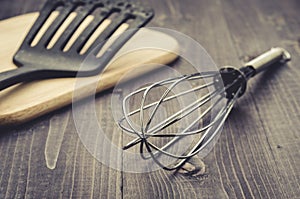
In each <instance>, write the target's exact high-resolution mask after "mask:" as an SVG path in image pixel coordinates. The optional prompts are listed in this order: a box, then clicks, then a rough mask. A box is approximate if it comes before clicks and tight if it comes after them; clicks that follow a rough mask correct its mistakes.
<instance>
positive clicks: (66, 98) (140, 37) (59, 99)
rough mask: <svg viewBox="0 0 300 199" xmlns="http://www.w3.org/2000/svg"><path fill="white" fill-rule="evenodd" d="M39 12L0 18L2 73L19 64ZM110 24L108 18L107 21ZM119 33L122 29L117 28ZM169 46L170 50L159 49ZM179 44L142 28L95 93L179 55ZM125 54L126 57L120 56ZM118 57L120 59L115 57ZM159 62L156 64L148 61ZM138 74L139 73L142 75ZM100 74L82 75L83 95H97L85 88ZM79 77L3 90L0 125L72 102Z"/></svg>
mask: <svg viewBox="0 0 300 199" xmlns="http://www.w3.org/2000/svg"><path fill="white" fill-rule="evenodd" d="M38 15H39V13H29V14H25V15H21V16H17V17H13V18H9V19H6V20H2V21H0V30H1V31H0V41H1V45H2V46H3V48H0V60H1V65H0V72H3V71H7V70H12V69H15V68H16V65H14V64H13V62H12V57H13V55H14V53H15V52H16V51H17V50H18V48H19V47H20V45H21V44H22V41H23V40H24V38H25V36H26V34H27V32H28V31H29V30H30V27H31V26H32V24H33V23H34V21H35V20H36V19H37V17H38ZM107 23H109V20H107ZM116 32H117V33H118V32H119V30H117V31H116ZM4 47H5V48H4ZM160 49H168V51H164V50H160ZM178 49H179V46H178V43H177V41H176V40H175V39H174V38H173V37H171V36H169V35H167V34H164V33H162V32H158V31H154V30H150V29H146V28H142V29H141V30H140V31H138V32H137V33H136V34H135V35H134V36H133V37H132V38H131V39H130V40H129V41H128V42H127V43H126V44H125V45H124V46H123V47H122V48H121V49H120V51H119V52H118V53H117V54H116V56H115V57H114V58H113V59H112V61H111V62H110V63H109V64H108V66H107V68H105V70H104V71H103V72H102V73H101V81H100V82H99V84H97V88H96V92H101V91H103V90H105V89H109V88H111V87H112V86H114V85H115V84H116V82H118V80H119V79H120V77H122V76H123V74H124V73H126V72H128V71H130V70H132V69H135V68H140V67H142V69H143V70H139V71H140V72H141V73H146V72H149V71H151V70H155V69H156V68H160V66H161V65H160V64H167V63H169V62H172V61H173V60H174V59H176V57H177V52H178ZM124 53H126V56H121V55H122V54H124ZM116 58H117V59H116ZM149 63H157V64H155V65H153V67H150V66H148V65H147V66H146V67H145V64H149ZM141 73H140V74H137V75H141ZM99 75H100V74H97V76H95V77H83V78H81V79H86V81H87V82H88V83H87V84H86V87H83V88H80V89H81V90H84V91H86V92H85V93H83V94H82V95H81V96H80V97H82V98H84V97H86V96H88V95H94V94H95V91H93V92H87V91H89V90H88V89H86V88H89V87H91V86H90V85H93V86H94V84H95V82H96V83H97V82H98V80H99V78H97V77H98V76H99ZM75 82H76V78H58V79H48V80H39V81H34V82H30V83H22V84H18V85H15V86H11V87H10V88H7V89H5V90H2V91H1V92H0V126H3V125H16V124H19V123H24V122H26V121H28V120H32V119H34V118H37V117H39V116H41V115H43V114H46V113H49V112H50V111H53V110H56V109H59V108H61V107H63V106H66V105H68V104H71V103H72V95H73V91H74V85H75Z"/></svg>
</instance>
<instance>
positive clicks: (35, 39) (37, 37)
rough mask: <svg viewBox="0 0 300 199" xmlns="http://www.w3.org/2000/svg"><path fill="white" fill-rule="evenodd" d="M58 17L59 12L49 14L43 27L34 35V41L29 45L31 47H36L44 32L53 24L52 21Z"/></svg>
mask: <svg viewBox="0 0 300 199" xmlns="http://www.w3.org/2000/svg"><path fill="white" fill-rule="evenodd" d="M58 15H59V11H54V12H51V14H50V15H49V17H48V18H47V19H46V21H45V23H44V24H43V26H42V27H41V28H40V29H39V30H38V32H37V34H36V35H35V37H34V39H33V40H32V42H31V43H30V46H31V47H34V46H36V45H37V44H38V43H39V41H40V40H41V38H42V37H43V35H44V34H45V32H46V31H47V30H48V29H49V27H50V26H51V24H52V23H53V21H54V20H55V19H56V18H57V17H58Z"/></svg>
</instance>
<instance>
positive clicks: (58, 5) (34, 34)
mask: <svg viewBox="0 0 300 199" xmlns="http://www.w3.org/2000/svg"><path fill="white" fill-rule="evenodd" d="M111 16H114V18H113V19H112V18H110V17H111ZM152 17H153V11H152V10H150V9H146V8H143V7H141V6H140V5H138V4H135V3H133V2H131V1H120V0H118V1H114V0H108V1H107V0H105V1H104V0H103V1H102V0H89V1H88V0H86V1H84V0H73V1H72V0H48V1H47V2H46V4H45V5H44V7H43V9H42V10H41V12H40V15H39V17H38V18H37V20H36V22H35V23H34V24H33V26H32V28H31V30H30V31H29V33H28V34H27V36H26V38H25V39H24V42H23V44H22V45H21V47H20V49H19V50H18V51H17V52H16V54H15V55H14V58H13V60H14V63H15V64H16V65H17V66H19V68H17V69H15V70H10V71H5V72H3V73H1V74H0V90H3V89H5V88H7V87H9V86H12V85H14V84H17V83H20V82H25V81H33V80H38V79H45V78H62V77H76V76H77V75H80V76H91V75H96V74H98V73H99V72H100V71H102V70H103V69H104V68H105V66H106V65H107V64H108V62H109V61H110V60H111V58H112V57H113V56H114V55H115V54H116V53H117V52H118V50H119V49H120V48H121V47H122V46H123V45H124V44H125V43H126V42H127V41H128V40H129V39H130V38H131V37H132V36H133V35H134V34H135V33H136V32H137V31H138V28H140V27H142V26H144V25H145V24H146V23H148V22H149V21H150V19H151V18H152ZM108 18H110V19H112V20H111V21H110V24H108V25H107V24H106V27H103V26H105V24H104V25H103V23H104V22H105V19H108ZM129 21H130V23H129ZM124 23H129V25H128V27H127V29H130V31H126V33H124V34H121V35H119V36H118V38H116V39H115V40H114V41H113V42H112V44H111V45H110V46H109V48H108V49H106V51H105V52H103V53H102V54H101V55H99V53H100V50H101V49H102V48H103V46H104V45H105V44H106V43H107V40H108V39H109V38H110V37H111V36H112V35H114V33H115V32H116V30H118V29H119V28H120V27H121V26H122V24H124ZM101 28H102V29H103V30H102V32H101V33H100V34H98V33H99V32H97V31H99V29H101ZM62 29H63V31H62ZM78 32H80V34H78ZM95 34H98V35H95ZM76 35H77V38H76V39H74V37H75V36H76ZM71 40H72V41H73V42H72V43H70V41H71ZM87 45H89V46H87ZM91 52H92V53H94V58H95V60H94V62H92V63H94V64H90V65H86V67H85V68H80V65H81V63H82V62H83V61H84V60H85V58H86V56H87V55H89V54H90V53H91ZM95 63H96V64H95ZM78 72H79V73H78Z"/></svg>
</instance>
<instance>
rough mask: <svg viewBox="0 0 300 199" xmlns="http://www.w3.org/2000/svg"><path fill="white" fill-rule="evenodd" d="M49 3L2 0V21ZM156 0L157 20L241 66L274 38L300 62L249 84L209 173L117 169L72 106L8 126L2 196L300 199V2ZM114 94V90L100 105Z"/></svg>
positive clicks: (151, 0) (1, 159) (1, 140)
mask: <svg viewBox="0 0 300 199" xmlns="http://www.w3.org/2000/svg"><path fill="white" fill-rule="evenodd" d="M43 2H45V0H42V1H37V0H1V2H0V19H5V18H9V17H13V16H16V15H19V14H23V13H27V12H31V11H37V10H38V9H40V8H41V6H42V4H43ZM147 3H148V4H149V5H150V6H152V7H153V8H154V9H155V11H156V17H155V18H154V20H153V21H152V22H151V26H160V27H166V28H171V29H175V30H178V31H180V32H183V33H185V34H187V35H190V36H191V37H192V38H194V39H195V40H197V41H199V42H200V43H201V44H202V45H203V46H204V47H205V48H206V49H207V51H208V52H209V54H210V55H211V56H212V57H213V59H214V60H215V61H216V63H217V64H219V65H225V64H232V65H239V64H240V63H241V62H243V61H246V60H247V59H248V58H249V57H252V56H255V55H257V54H259V53H260V52H263V51H264V50H266V49H268V48H270V47H272V46H281V47H284V48H286V49H287V50H289V51H290V53H291V54H292V55H293V60H292V62H291V63H289V64H288V65H286V66H283V67H281V68H279V69H278V70H276V71H275V72H268V73H266V74H264V75H261V76H260V77H257V78H255V81H252V82H251V83H250V85H249V89H248V92H247V94H246V95H245V96H244V97H243V98H242V99H241V100H240V101H239V103H238V105H237V107H236V108H235V109H234V111H233V112H232V113H231V115H230V117H229V119H228V120H227V122H226V125H225V127H224V130H223V132H222V135H221V137H220V139H219V142H218V144H217V145H216V146H215V148H214V150H213V151H212V152H211V153H210V154H209V155H208V156H207V157H206V158H205V159H204V162H205V164H206V172H205V174H204V175H201V176H197V177H192V176H184V175H179V174H177V175H173V173H172V172H168V171H163V170H159V171H155V172H151V173H146V174H132V173H127V172H121V171H116V170H114V169H110V168H109V167H107V166H105V165H102V164H101V163H99V162H98V161H97V160H95V159H94V158H93V156H92V155H90V154H89V153H88V151H87V150H86V149H85V147H84V146H83V144H82V143H81V142H80V140H79V138H78V135H77V133H76V130H75V126H74V122H73V119H72V114H71V107H66V108H65V109H63V110H60V111H57V112H55V113H52V114H49V115H47V116H44V117H42V118H40V119H38V120H35V121H33V122H30V123H27V124H25V125H22V126H18V127H16V128H15V129H1V134H0V198H24V197H25V198H92V197H93V198H107V197H110V198H123V197H124V198H271V199H274V198H300V154H299V149H300V138H299V137H300V133H299V129H300V122H299V119H300V114H299V113H300V105H299V103H300V86H299V82H298V81H299V79H300V69H299V63H300V56H299V54H300V14H299V10H300V1H298V0H284V1H282V0H265V1H261V0H253V1H243V0H225V1H223V0H197V1H194V0H185V1H182V0H165V1H157V0H148V1H147ZM0 31H5V30H0ZM1 48H5V46H1ZM179 64H180V63H179ZM109 100H110V93H109V92H108V93H105V94H103V95H100V96H99V97H98V98H97V99H96V104H97V105H98V106H99V107H100V108H101V107H102V108H103V107H104V105H105V104H109V102H110V101H109ZM0 103H1V102H0ZM103 109H104V108H103ZM100 111H101V110H100ZM103 111H105V110H103ZM108 122H109V121H108ZM114 133H116V134H117V133H119V132H114ZM114 139H121V138H120V137H118V136H117V135H115V136H114ZM51 142H52V143H51ZM53 142H54V144H53ZM51 144H52V145H51ZM49 145H51V146H55V147H53V148H51V147H50V148H49ZM47 147H48V148H47ZM45 148H46V149H45ZM49 151H51V153H50V152H49ZM45 157H47V158H45ZM46 160H47V163H46ZM55 165H56V166H55ZM51 167H52V168H54V167H55V169H52V170H51V169H49V168H51Z"/></svg>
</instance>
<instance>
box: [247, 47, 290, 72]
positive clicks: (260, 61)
mask: <svg viewBox="0 0 300 199" xmlns="http://www.w3.org/2000/svg"><path fill="white" fill-rule="evenodd" d="M289 60H291V55H290V53H289V52H288V51H287V50H285V49H283V48H279V47H275V48H271V49H270V50H268V51H267V52H265V53H263V54H261V55H260V56H258V57H256V58H254V59H253V60H251V61H250V62H248V63H246V67H247V66H248V67H252V68H253V69H254V70H255V74H257V73H260V72H261V71H264V70H266V69H268V68H269V66H271V65H272V64H274V63H276V62H283V63H285V62H288V61H289ZM255 74H254V75H255Z"/></svg>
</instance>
